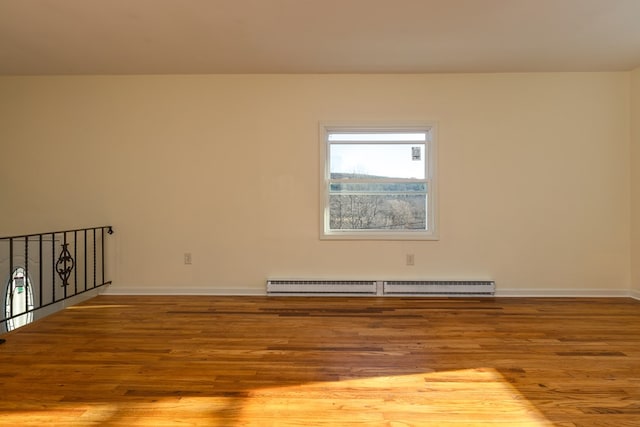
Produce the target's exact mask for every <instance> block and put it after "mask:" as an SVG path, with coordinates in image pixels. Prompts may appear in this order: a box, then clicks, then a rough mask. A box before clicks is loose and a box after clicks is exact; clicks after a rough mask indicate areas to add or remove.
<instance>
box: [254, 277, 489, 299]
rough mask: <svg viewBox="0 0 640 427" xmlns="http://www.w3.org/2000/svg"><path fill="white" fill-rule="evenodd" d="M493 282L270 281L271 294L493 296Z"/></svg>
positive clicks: (268, 283) (268, 290)
mask: <svg viewBox="0 0 640 427" xmlns="http://www.w3.org/2000/svg"><path fill="white" fill-rule="evenodd" d="M494 294H495V282H493V281H474V280H465V281H450V280H388V281H380V280H267V295H319V296H321V295H343V296H358V295H361V296H373V295H390V296H394V295H395V296H493V295H494Z"/></svg>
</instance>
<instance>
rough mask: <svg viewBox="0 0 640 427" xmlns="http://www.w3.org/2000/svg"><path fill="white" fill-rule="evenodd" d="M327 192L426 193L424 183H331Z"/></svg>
mask: <svg viewBox="0 0 640 427" xmlns="http://www.w3.org/2000/svg"><path fill="white" fill-rule="evenodd" d="M329 192H330V193H331V194H335V193H341V194H345V193H356V194H359V193H364V194H389V193H394V194H397V193H426V192H427V184H426V183H425V182H384V183H379V184H378V183H369V182H367V183H364V182H359V183H352V182H333V183H331V184H330V185H329Z"/></svg>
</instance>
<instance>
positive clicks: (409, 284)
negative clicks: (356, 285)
mask: <svg viewBox="0 0 640 427" xmlns="http://www.w3.org/2000/svg"><path fill="white" fill-rule="evenodd" d="M383 286H384V290H383V294H384V295H424V296H438V295H439V296H493V295H494V294H495V292H496V284H495V282H490V281H475V280H473V281H472V280H465V281H448V280H391V281H385V282H384V283H383Z"/></svg>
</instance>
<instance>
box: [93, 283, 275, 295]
mask: <svg viewBox="0 0 640 427" xmlns="http://www.w3.org/2000/svg"><path fill="white" fill-rule="evenodd" d="M105 288H106V289H105V290H104V291H103V292H101V295H219V296H235V295H237V296H243V295H246V296H265V295H266V294H267V293H266V290H262V289H252V288H230V289H226V288H185V287H180V286H176V287H160V288H147V287H144V288H142V287H119V286H113V285H110V286H106V287H105Z"/></svg>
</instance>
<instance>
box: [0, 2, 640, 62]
mask: <svg viewBox="0 0 640 427" xmlns="http://www.w3.org/2000/svg"><path fill="white" fill-rule="evenodd" d="M639 66H640V0H0V74H2V75H13V74H25V75H40V74H209V73H431V72H464V73H466V72H523V71H621V70H631V69H634V68H636V67H639Z"/></svg>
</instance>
